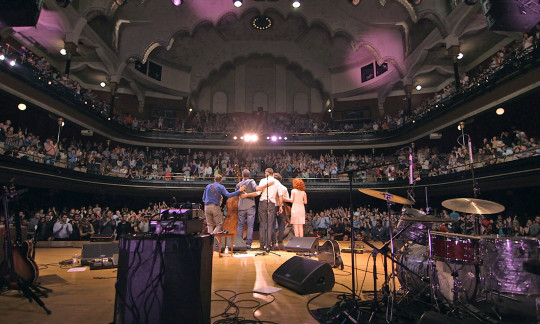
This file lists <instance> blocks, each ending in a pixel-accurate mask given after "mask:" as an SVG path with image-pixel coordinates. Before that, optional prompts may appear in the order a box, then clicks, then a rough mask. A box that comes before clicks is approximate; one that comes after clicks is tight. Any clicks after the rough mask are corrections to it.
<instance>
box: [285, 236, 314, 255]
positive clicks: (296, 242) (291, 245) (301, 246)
mask: <svg viewBox="0 0 540 324" xmlns="http://www.w3.org/2000/svg"><path fill="white" fill-rule="evenodd" d="M285 250H287V251H289V252H309V253H315V252H317V251H318V250H319V238H318V237H293V238H292V239H290V240H289V241H288V242H287V244H285Z"/></svg>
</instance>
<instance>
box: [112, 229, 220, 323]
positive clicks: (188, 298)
mask: <svg viewBox="0 0 540 324" xmlns="http://www.w3.org/2000/svg"><path fill="white" fill-rule="evenodd" d="M212 244H213V240H212V237H211V236H209V235H205V236H189V235H176V236H169V237H157V236H151V237H133V236H127V237H122V238H120V259H119V264H118V278H117V281H116V303H115V323H116V324H123V323H126V324H128V323H129V324H134V323H162V324H165V323H204V324H206V323H210V298H211V285H212V253H213V252H212Z"/></svg>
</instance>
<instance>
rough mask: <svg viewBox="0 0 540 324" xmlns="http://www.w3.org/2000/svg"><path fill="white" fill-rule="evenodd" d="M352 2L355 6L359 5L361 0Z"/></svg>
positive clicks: (352, 0)
mask: <svg viewBox="0 0 540 324" xmlns="http://www.w3.org/2000/svg"><path fill="white" fill-rule="evenodd" d="M350 2H351V4H352V5H353V6H358V5H359V4H360V0H350Z"/></svg>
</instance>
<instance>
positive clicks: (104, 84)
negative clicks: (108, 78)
mask: <svg viewBox="0 0 540 324" xmlns="http://www.w3.org/2000/svg"><path fill="white" fill-rule="evenodd" d="M99 85H100V86H101V87H102V88H105V86H106V85H107V84H106V83H105V82H101V83H100V84H99Z"/></svg>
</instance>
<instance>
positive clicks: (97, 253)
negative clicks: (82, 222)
mask: <svg viewBox="0 0 540 324" xmlns="http://www.w3.org/2000/svg"><path fill="white" fill-rule="evenodd" d="M101 258H112V259H113V260H117V259H118V243H88V244H83V247H82V252H81V264H89V262H91V261H94V260H95V259H101Z"/></svg>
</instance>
